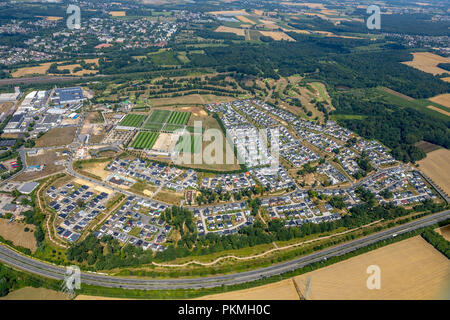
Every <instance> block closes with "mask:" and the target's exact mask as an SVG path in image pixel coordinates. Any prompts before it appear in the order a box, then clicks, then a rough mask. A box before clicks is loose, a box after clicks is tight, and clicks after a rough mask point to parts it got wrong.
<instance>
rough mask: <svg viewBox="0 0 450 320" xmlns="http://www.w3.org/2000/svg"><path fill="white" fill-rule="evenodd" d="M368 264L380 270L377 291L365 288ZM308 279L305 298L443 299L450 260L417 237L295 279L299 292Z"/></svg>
mask: <svg viewBox="0 0 450 320" xmlns="http://www.w3.org/2000/svg"><path fill="white" fill-rule="evenodd" d="M370 265H377V266H379V267H380V270H381V288H380V289H379V290H376V289H375V290H369V289H368V288H367V286H366V281H367V279H368V277H369V274H367V273H366V270H367V267H368V266H370ZM308 277H311V288H310V292H309V295H308V299H332V300H341V299H343V300H363V299H387V300H392V299H443V298H445V296H444V294H445V293H446V291H445V290H446V289H448V284H449V283H450V261H449V260H448V259H447V258H446V257H445V256H444V255H443V254H441V253H440V252H439V251H437V250H436V249H434V248H433V247H432V246H431V245H430V244H429V243H428V242H426V241H425V240H424V239H423V238H422V237H420V236H417V237H413V238H410V239H407V240H403V241H400V242H397V243H394V244H391V245H389V246H386V247H383V248H380V249H377V250H374V251H371V252H368V253H365V254H363V255H360V256H357V257H354V258H351V259H348V260H345V261H342V262H339V263H337V264H334V265H331V266H328V267H325V268H323V269H319V270H316V271H313V272H310V273H307V274H304V275H301V276H298V277H296V278H295V281H296V282H297V284H298V286H299V289H300V290H304V288H305V285H306V282H307V279H308ZM446 286H447V288H446ZM447 298H448V297H447Z"/></svg>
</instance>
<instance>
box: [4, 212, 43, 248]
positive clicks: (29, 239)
mask: <svg viewBox="0 0 450 320" xmlns="http://www.w3.org/2000/svg"><path fill="white" fill-rule="evenodd" d="M25 228H28V229H29V231H25ZM35 229H36V227H35V226H34V225H29V224H23V223H19V222H12V223H9V222H8V220H7V219H0V236H2V237H3V238H5V239H6V240H10V241H12V242H13V243H14V244H15V245H16V246H21V247H24V248H28V249H30V250H31V251H32V252H34V251H36V248H37V243H36V238H35V237H34V233H33V232H34V230H35Z"/></svg>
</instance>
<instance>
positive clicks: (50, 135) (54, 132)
mask: <svg viewBox="0 0 450 320" xmlns="http://www.w3.org/2000/svg"><path fill="white" fill-rule="evenodd" d="M76 131H77V128H76V127H64V128H53V129H51V130H50V131H48V132H47V133H46V134H44V135H43V136H42V137H40V138H39V139H37V140H36V148H42V147H54V146H65V145H68V144H71V143H72V141H73V139H74V138H75V132H76Z"/></svg>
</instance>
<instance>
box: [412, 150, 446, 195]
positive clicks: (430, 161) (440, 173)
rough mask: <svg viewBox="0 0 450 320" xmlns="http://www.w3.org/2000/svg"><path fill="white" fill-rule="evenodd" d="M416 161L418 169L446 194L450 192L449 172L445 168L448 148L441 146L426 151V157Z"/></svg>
mask: <svg viewBox="0 0 450 320" xmlns="http://www.w3.org/2000/svg"><path fill="white" fill-rule="evenodd" d="M418 163H419V170H420V171H422V172H423V173H425V174H426V175H427V176H428V177H429V178H430V179H432V180H433V181H434V182H435V183H436V184H437V185H438V186H439V187H441V188H442V190H444V191H445V192H446V193H447V194H450V172H449V170H446V168H447V167H448V164H449V163H450V150H448V149H443V148H441V149H438V150H435V151H432V152H430V153H427V157H426V158H425V159H422V160H420V161H419V162H418Z"/></svg>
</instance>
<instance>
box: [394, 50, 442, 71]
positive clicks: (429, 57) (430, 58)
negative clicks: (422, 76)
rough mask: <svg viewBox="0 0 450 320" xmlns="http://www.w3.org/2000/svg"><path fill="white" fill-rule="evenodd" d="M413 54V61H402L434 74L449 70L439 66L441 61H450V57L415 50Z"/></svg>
mask: <svg viewBox="0 0 450 320" xmlns="http://www.w3.org/2000/svg"><path fill="white" fill-rule="evenodd" d="M413 56H414V59H413V60H412V61H406V62H402V63H403V64H406V65H408V66H410V67H413V68H416V69H419V70H421V71H423V72H427V73H431V74H433V75H437V74H442V73H446V72H447V71H445V70H444V69H441V68H439V67H438V66H437V65H438V64H439V63H450V59H449V58H444V57H441V56H438V55H437V54H433V53H430V52H415V53H413Z"/></svg>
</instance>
